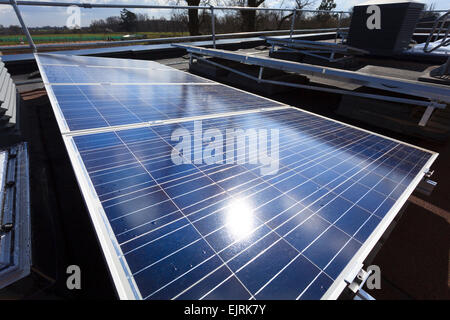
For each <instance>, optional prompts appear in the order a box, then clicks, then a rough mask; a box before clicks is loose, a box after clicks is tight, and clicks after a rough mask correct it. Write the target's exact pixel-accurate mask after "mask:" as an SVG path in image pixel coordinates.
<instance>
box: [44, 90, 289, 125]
mask: <svg viewBox="0 0 450 320" xmlns="http://www.w3.org/2000/svg"><path fill="white" fill-rule="evenodd" d="M66 87H67V86H63V88H62V89H64V90H65V89H66ZM106 87H111V88H107V89H105V88H106ZM120 87H121V86H105V85H93V86H87V87H86V86H84V87H76V86H69V88H70V90H76V91H72V92H74V93H75V92H76V94H64V92H65V93H67V92H68V91H64V90H63V91H61V86H52V88H53V91H54V95H55V100H56V101H57V103H58V107H59V109H60V110H61V113H62V115H61V116H62V117H63V118H64V120H65V122H66V123H67V124H66V125H65V126H64V127H68V129H70V130H72V131H73V130H83V129H89V128H98V127H111V126H118V125H124V124H132V123H140V122H148V121H157V120H167V119H172V118H186V117H193V116H201V115H208V114H215V113H223V112H239V111H247V110H256V109H259V108H271V107H283V106H282V105H281V104H275V103H272V102H271V101H267V100H265V99H263V98H258V99H256V98H254V97H252V96H250V97H248V96H246V95H244V94H243V93H242V92H239V91H235V90H234V89H231V88H228V87H226V86H222V85H215V86H206V87H205V86H192V85H173V86H170V87H167V86H165V85H152V86H140V87H141V88H145V90H146V94H147V95H149V94H153V96H150V97H151V98H146V97H145V96H144V97H142V95H144V93H143V92H142V91H140V92H139V95H141V97H140V96H139V95H137V94H134V93H133V92H134V91H136V89H135V87H131V88H130V87H129V86H125V88H127V89H129V90H127V91H126V92H127V95H128V97H127V96H125V97H124V96H121V97H119V95H120V93H114V94H111V92H114V91H117V89H120ZM133 89H134V90H133ZM86 90H89V91H86ZM99 91H100V92H101V94H102V95H100V94H98V95H95V94H94V93H95V92H99ZM62 92H63V93H62ZM80 110H82V111H83V112H80Z"/></svg>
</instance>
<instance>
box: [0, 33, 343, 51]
mask: <svg viewBox="0 0 450 320" xmlns="http://www.w3.org/2000/svg"><path fill="white" fill-rule="evenodd" d="M336 30H337V29H336V28H324V29H297V30H294V33H295V34H298V33H310V32H333V31H336ZM289 32H290V30H274V31H254V32H237V33H221V34H216V39H227V38H230V37H252V36H261V35H268V34H272V35H276V34H289ZM210 39H212V35H211V34H208V35H201V36H186V37H170V38H155V39H138V40H120V41H99V42H85V43H73V42H72V43H65V44H61V43H58V44H37V45H36V48H38V49H43V48H64V47H67V48H71V47H98V46H111V45H118V46H119V45H127V44H142V43H147V44H156V43H170V42H187V41H192V40H196V41H199V40H210ZM29 48H30V46H29V45H18V46H0V51H7V50H23V49H29Z"/></svg>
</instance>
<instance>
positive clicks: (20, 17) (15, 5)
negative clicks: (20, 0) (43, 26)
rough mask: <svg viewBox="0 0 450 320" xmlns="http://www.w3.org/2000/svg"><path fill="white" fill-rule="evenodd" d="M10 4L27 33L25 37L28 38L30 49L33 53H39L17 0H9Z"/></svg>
mask: <svg viewBox="0 0 450 320" xmlns="http://www.w3.org/2000/svg"><path fill="white" fill-rule="evenodd" d="M9 3H10V4H11V6H12V7H13V9H14V11H15V13H16V16H17V19H18V20H19V23H20V25H21V26H22V30H23V32H24V33H25V36H26V37H27V40H28V43H29V44H30V48H31V49H32V50H33V52H37V49H36V45H35V44H34V41H33V38H31V34H30V32H29V31H28V28H27V25H26V24H25V21H23V18H22V14H21V13H20V10H19V7H18V6H17V2H16V0H9Z"/></svg>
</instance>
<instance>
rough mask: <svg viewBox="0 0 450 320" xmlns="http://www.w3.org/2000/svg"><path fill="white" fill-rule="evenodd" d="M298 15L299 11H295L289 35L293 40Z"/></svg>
mask: <svg viewBox="0 0 450 320" xmlns="http://www.w3.org/2000/svg"><path fill="white" fill-rule="evenodd" d="M296 15H297V9H294V12H293V13H292V20H291V32H290V34H289V38H290V39H292V36H293V34H294V28H295V16H296Z"/></svg>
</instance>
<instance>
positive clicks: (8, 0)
mask: <svg viewBox="0 0 450 320" xmlns="http://www.w3.org/2000/svg"><path fill="white" fill-rule="evenodd" d="M0 5H10V6H12V7H13V9H14V12H15V14H16V16H17V18H18V20H19V23H20V25H21V28H22V30H23V33H24V34H25V36H26V38H27V41H28V45H18V46H2V47H0V50H3V51H7V50H23V49H31V50H32V51H33V52H37V50H38V49H48V48H65V47H66V48H71V47H78V48H82V47H96V46H100V47H101V46H109V45H114V46H116V45H118V46H119V45H128V44H141V43H167V42H170V41H173V42H180V41H192V40H212V44H213V47H214V48H216V40H217V39H223V38H227V37H235V36H242V37H247V36H257V35H270V34H272V35H275V34H288V35H289V37H290V38H292V37H293V35H294V34H296V33H300V32H336V35H335V39H334V40H335V42H337V38H338V34H339V31H342V30H347V29H348V28H346V27H341V22H342V16H343V14H351V12H350V11H342V10H341V11H337V10H336V11H334V10H333V11H327V10H310V9H298V8H266V7H242V6H212V5H209V6H189V5H184V6H183V5H147V4H129V3H123V4H107V3H89V2H50V1H17V0H0ZM19 6H36V7H70V6H77V7H80V8H85V9H94V8H109V9H111V8H116V9H122V8H128V9H159V10H168V9H170V10H173V9H177V10H189V9H197V10H208V11H209V12H210V14H211V34H209V35H200V36H186V37H172V38H159V39H140V40H122V41H114V42H110V41H100V42H89V43H69V44H41V45H36V44H35V43H34V41H33V38H32V37H31V35H30V32H29V30H28V27H27V25H26V23H25V21H24V20H23V18H22V14H21V11H20V8H19ZM216 10H217V11H219V10H221V11H226V10H234V11H276V12H289V13H290V14H291V18H290V19H291V25H290V29H289V30H273V31H260V32H239V33H223V34H217V33H216V18H215V11H216ZM428 12H433V13H443V12H447V10H432V11H428ZM299 13H327V14H332V15H334V16H335V17H337V27H336V28H321V29H297V30H296V29H295V21H296V19H298V18H297V17H298V16H299ZM447 13H448V12H447ZM444 16H445V14H444ZM419 29H421V30H425V29H426V31H429V30H432V29H433V28H419Z"/></svg>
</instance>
